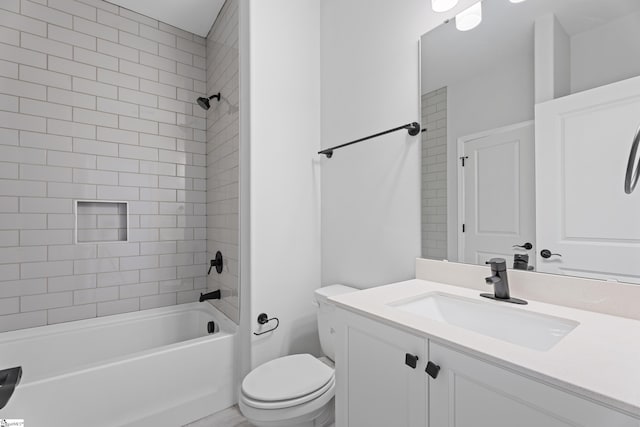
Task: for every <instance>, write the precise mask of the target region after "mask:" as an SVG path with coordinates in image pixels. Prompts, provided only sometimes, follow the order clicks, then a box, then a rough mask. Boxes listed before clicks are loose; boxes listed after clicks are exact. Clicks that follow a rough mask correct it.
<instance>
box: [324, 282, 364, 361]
mask: <svg viewBox="0 0 640 427" xmlns="http://www.w3.org/2000/svg"><path fill="white" fill-rule="evenodd" d="M357 290H358V289H356V288H350V287H349V286H344V285H331V286H325V287H324V288H319V289H316V291H315V303H316V306H317V307H318V336H319V337H320V346H321V347H322V352H323V353H324V355H325V356H327V357H328V358H329V359H331V360H335V347H334V345H335V322H336V319H335V315H334V313H335V306H334V305H333V303H331V302H330V301H329V300H328V298H329V297H333V296H336V295H341V294H348V293H351V292H356V291H357Z"/></svg>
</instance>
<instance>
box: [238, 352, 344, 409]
mask: <svg viewBox="0 0 640 427" xmlns="http://www.w3.org/2000/svg"><path fill="white" fill-rule="evenodd" d="M331 379H333V369H331V368H330V367H328V366H327V365H325V364H324V363H322V362H321V361H319V360H318V359H316V358H315V357H313V356H311V355H310V354H294V355H292V356H285V357H280V358H278V359H274V360H271V361H269V362H267V363H265V364H263V365H260V366H258V367H257V368H256V369H254V370H253V371H251V372H250V373H249V374H248V375H247V376H246V377H245V378H244V381H242V392H243V393H244V395H245V396H247V397H249V398H251V399H254V400H260V401H263V402H274V401H279V400H291V399H295V398H298V397H300V396H304V395H307V394H310V393H313V392H314V391H316V390H318V389H320V388H321V387H323V386H324V385H326V384H327V383H328V382H329V381H330V380H331Z"/></svg>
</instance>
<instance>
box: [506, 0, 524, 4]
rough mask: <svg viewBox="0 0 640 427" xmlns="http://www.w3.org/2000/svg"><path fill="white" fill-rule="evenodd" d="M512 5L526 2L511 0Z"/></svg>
mask: <svg viewBox="0 0 640 427" xmlns="http://www.w3.org/2000/svg"><path fill="white" fill-rule="evenodd" d="M509 1H510V2H511V3H522V2H523V1H525V0H509Z"/></svg>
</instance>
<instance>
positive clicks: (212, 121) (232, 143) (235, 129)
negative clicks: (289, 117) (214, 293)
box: [194, 0, 240, 323]
mask: <svg viewBox="0 0 640 427" xmlns="http://www.w3.org/2000/svg"><path fill="white" fill-rule="evenodd" d="M238 22H239V18H238V0H227V1H226V2H225V4H224V6H223V7H222V10H221V11H220V14H219V15H218V18H217V19H216V22H215V23H214V24H213V28H212V29H211V32H210V33H209V36H208V37H207V96H210V95H213V94H216V93H218V92H220V93H221V95H222V97H221V100H220V102H218V101H216V100H212V104H211V108H210V109H209V110H208V112H207V113H208V116H207V125H208V126H209V128H208V129H207V141H208V143H207V171H206V172H207V246H208V247H207V251H208V253H209V256H208V258H207V259H213V258H215V254H216V251H218V250H219V251H222V253H223V254H224V263H225V264H224V265H225V267H224V269H223V271H222V274H211V276H209V290H214V289H220V290H221V291H222V299H220V300H214V301H213V304H214V305H215V306H216V307H217V308H219V309H220V310H221V311H222V312H223V313H224V314H226V315H227V316H228V317H229V318H231V319H232V320H233V321H235V322H236V323H238V322H239V317H240V309H239V299H238V288H239V275H238V254H239V251H238V244H239V233H238V230H239V222H238V208H239V199H238V193H239V186H238V177H239V173H238V163H239V155H238V153H239V152H238V148H239V139H238V138H239V136H238V134H239V130H240V125H239V121H238V116H239V109H238V102H239V92H238V88H239V84H240V79H239V76H238V34H239V33H238ZM194 108H198V107H194Z"/></svg>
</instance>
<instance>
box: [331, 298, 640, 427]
mask: <svg viewBox="0 0 640 427" xmlns="http://www.w3.org/2000/svg"><path fill="white" fill-rule="evenodd" d="M337 318H338V325H339V326H338V328H337V329H338V330H337V341H336V427H389V426H397V427H404V426H407V427H414V426H420V427H453V426H455V427H480V426H482V427H484V426H487V427H489V426H490V427H514V426H518V427H541V426H544V427H575V426H582V427H640V420H638V419H635V418H632V417H630V416H627V415H625V414H623V413H620V412H618V411H616V410H613V409H611V408H609V407H607V406H605V405H602V404H599V403H597V402H595V401H593V400H589V399H586V398H583V397H580V396H579V395H576V394H574V393H571V392H569V391H565V390H562V389H561V388H558V387H555V386H551V385H548V384H545V383H542V382H540V381H538V380H535V379H533V378H530V377H528V376H525V375H522V374H520V373H517V372H515V371H513V370H511V369H508V368H505V367H501V366H499V365H497V364H494V363H489V362H486V361H484V360H481V359H480V358H477V357H475V356H472V355H470V354H467V353H463V352H460V351H457V350H453V349H451V348H449V347H446V346H444V345H441V344H439V343H436V342H434V341H430V340H428V339H427V338H425V337H423V336H418V335H413V334H411V333H408V332H405V331H403V330H400V329H399V328H395V327H392V326H389V325H386V324H382V323H380V322H378V321H375V320H372V319H370V318H367V317H365V316H362V315H359V314H356V313H353V312H350V311H347V310H343V309H338V316H337ZM408 356H409V357H408ZM412 356H417V357H418V359H417V360H416V363H415V366H416V367H415V368H413V367H412V366H409V365H408V364H407V363H409V364H411V363H412V362H413V359H412ZM429 361H431V362H432V363H433V364H434V365H437V366H439V368H440V369H439V371H438V372H437V375H435V378H432V377H431V376H430V375H429V374H427V373H426V372H425V368H426V366H427V363H428V362H429ZM594 369H597V367H594ZM432 373H433V372H432ZM603 375H605V373H603Z"/></svg>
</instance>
